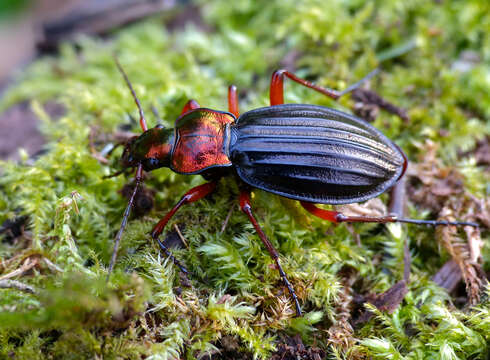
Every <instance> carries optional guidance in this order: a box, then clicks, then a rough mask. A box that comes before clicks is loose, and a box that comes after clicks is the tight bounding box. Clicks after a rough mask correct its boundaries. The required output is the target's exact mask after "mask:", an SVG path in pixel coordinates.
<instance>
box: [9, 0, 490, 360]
mask: <svg viewBox="0 0 490 360" xmlns="http://www.w3.org/2000/svg"><path fill="white" fill-rule="evenodd" d="M199 5H200V6H201V8H202V10H203V16H204V19H205V21H206V22H207V23H208V24H210V25H211V27H212V28H213V31H211V32H208V33H206V32H202V31H200V30H199V29H198V28H196V27H194V26H187V27H185V29H180V30H178V31H175V32H172V33H168V32H167V31H165V29H164V26H163V24H162V20H160V19H152V20H149V21H146V22H143V23H140V24H137V25H133V26H130V27H127V28H125V29H122V30H120V31H117V32H116V33H114V36H112V37H111V39H110V40H107V41H102V40H97V39H93V38H87V37H81V38H79V39H78V40H77V42H76V46H75V45H73V44H64V45H62V47H61V49H60V54H59V56H56V57H45V58H43V59H41V60H39V61H36V62H35V63H33V64H32V65H31V66H30V67H29V69H28V70H27V71H25V72H23V73H22V74H19V77H18V79H19V81H18V84H17V85H15V86H14V87H13V88H11V89H9V91H8V92H7V93H6V94H5V96H4V98H3V100H2V102H1V103H0V109H2V110H4V109H6V108H8V107H9V106H12V105H13V104H16V103H17V102H19V101H24V100H30V101H32V108H33V109H34V111H35V112H36V114H37V115H38V116H39V118H40V119H41V121H42V124H41V130H42V132H43V134H44V135H45V137H46V139H47V141H48V143H47V144H46V149H47V152H46V153H44V154H42V155H40V156H39V157H37V158H36V159H29V156H24V158H23V160H22V161H21V162H20V163H11V162H1V163H0V167H1V168H0V172H1V174H2V176H1V178H0V223H2V222H3V221H5V220H6V219H12V218H14V217H17V216H20V215H28V219H29V220H28V225H27V230H28V233H27V234H26V236H25V237H24V238H23V240H22V241H21V242H15V241H14V242H9V241H2V242H0V256H1V258H2V260H5V261H4V262H3V263H2V264H5V265H1V266H2V267H0V271H2V275H3V274H7V273H10V272H11V271H14V270H15V269H17V268H19V267H20V266H22V264H23V263H24V262H25V259H27V258H36V259H39V264H38V265H36V266H35V267H34V269H33V270H32V271H31V272H30V273H26V274H25V276H23V277H20V278H19V280H21V281H22V282H25V283H26V284H29V285H31V286H33V287H34V288H35V289H36V293H35V294H24V293H20V292H19V291H18V290H16V289H0V311H1V312H0V357H9V356H10V355H11V354H15V356H16V358H19V359H36V358H70V357H73V358H94V357H103V358H131V359H132V358H141V357H142V356H152V358H153V359H171V358H176V357H179V356H180V357H185V358H188V359H192V358H194V357H198V356H204V355H205V354H211V353H214V352H215V351H216V349H217V348H219V340H220V339H222V338H223V336H226V335H228V336H231V337H234V338H235V339H236V341H237V344H238V345H237V346H238V351H241V352H247V353H250V354H251V356H253V357H256V358H267V357H269V356H270V354H271V353H272V352H273V351H274V349H275V348H276V345H277V338H276V337H277V336H278V335H284V334H289V335H293V334H296V333H299V334H300V335H301V337H302V338H303V340H304V341H305V342H307V343H310V344H315V345H316V346H318V347H321V348H323V349H324V350H326V351H327V353H328V354H330V355H331V356H332V357H333V356H346V357H347V356H350V355H352V354H354V353H355V354H367V355H368V356H371V357H373V358H388V357H389V358H397V359H398V358H400V359H401V358H441V359H442V358H444V359H446V358H448V359H449V358H454V359H456V358H461V359H463V358H484V357H485V354H486V352H487V351H488V343H489V340H490V339H489V335H488V334H490V325H489V320H488V319H490V314H489V303H488V298H489V294H488V288H487V294H486V296H484V297H483V299H484V301H483V302H482V304H480V305H479V306H478V307H475V308H473V309H469V310H467V311H462V310H457V309H455V308H454V307H453V306H451V303H450V298H449V295H448V294H447V293H446V292H445V291H444V290H443V289H441V288H439V287H437V286H436V285H434V283H432V282H431V281H430V280H429V278H430V276H431V275H433V274H434V272H435V271H437V269H438V268H440V267H441V266H442V265H443V263H444V262H445V260H447V259H448V255H447V253H445V251H444V250H442V249H440V248H439V247H438V245H437V243H436V242H435V241H434V231H433V230H432V229H425V228H415V227H411V226H409V227H405V226H403V227H377V226H374V225H367V224H366V225H364V224H359V225H356V226H355V227H354V229H355V232H356V233H357V234H359V236H360V238H361V244H357V243H356V241H355V237H354V235H353V234H352V232H351V231H349V229H348V228H347V227H346V226H345V225H342V226H332V225H331V224H328V223H325V222H323V221H320V220H318V219H309V218H306V217H305V215H304V212H303V210H301V209H300V208H298V207H296V205H295V204H294V203H292V202H288V201H285V200H284V199H280V198H279V197H277V196H274V195H271V194H267V193H264V192H261V191H255V196H254V198H253V204H254V207H255V208H256V215H257V217H258V218H259V220H260V223H261V224H262V226H263V227H264V229H265V232H266V233H267V234H268V235H269V236H270V238H271V241H272V242H273V244H274V246H275V247H276V248H277V249H278V250H279V251H280V253H281V256H282V261H283V264H284V265H283V266H284V268H285V271H286V272H287V274H288V276H289V278H290V280H291V281H292V283H293V285H294V287H295V289H296V290H297V292H298V295H299V297H300V302H301V303H302V304H303V308H304V311H305V316H304V318H301V319H293V318H292V316H293V314H294V311H293V308H292V306H291V304H290V302H289V300H288V297H287V294H286V293H284V289H283V288H282V287H281V283H280V280H279V278H278V274H277V271H276V270H275V269H274V268H273V266H272V263H273V262H272V261H271V259H270V257H269V256H268V254H267V253H266V252H265V250H264V249H263V247H262V245H261V243H260V241H259V239H258V237H257V235H256V234H255V232H254V230H253V228H252V226H251V225H250V224H249V223H248V222H247V219H246V217H245V216H244V215H243V214H241V213H240V211H239V210H237V207H236V206H235V208H234V210H233V213H232V215H231V217H230V220H229V222H228V225H227V227H226V229H225V230H224V232H222V233H221V226H222V222H223V221H224V219H225V218H226V216H227V214H228V212H229V210H230V203H231V201H235V200H234V199H235V198H236V197H237V192H238V191H237V187H236V185H235V184H234V182H233V181H232V179H224V180H222V181H221V183H220V187H219V189H218V191H217V192H216V193H215V194H214V195H213V196H210V197H209V198H207V199H206V200H203V201H200V202H199V203H196V204H193V205H192V206H188V207H184V208H183V209H182V210H181V211H179V213H178V214H177V215H176V216H175V218H174V219H173V220H172V221H171V223H170V224H169V226H168V227H167V229H166V231H171V229H172V228H173V225H174V224H178V225H179V228H180V229H181V231H182V234H183V236H184V237H185V239H186V241H187V243H188V248H186V249H176V250H174V253H175V256H176V257H177V258H178V259H180V260H181V261H182V262H183V263H184V264H185V265H186V266H187V268H188V269H189V270H190V271H191V273H192V274H193V276H192V277H191V285H192V286H191V287H185V285H186V284H185V281H184V279H182V278H181V277H179V274H178V272H177V270H176V268H175V267H174V266H173V264H172V263H171V262H169V261H167V260H165V259H162V258H161V257H160V255H159V253H158V249H157V247H156V246H155V244H154V243H153V242H152V241H149V237H148V235H147V234H148V232H149V230H150V229H151V227H152V226H153V225H154V224H155V223H156V221H158V218H159V217H160V216H161V215H162V214H163V213H164V212H165V210H166V209H168V208H169V207H171V206H172V205H173V204H174V203H175V202H176V201H177V200H178V199H179V198H180V196H181V195H182V194H183V193H184V192H185V191H186V190H187V189H189V188H190V187H192V186H195V185H198V184H200V183H202V182H204V180H203V179H202V178H201V177H199V176H182V175H177V174H174V173H172V172H171V171H170V170H158V171H155V172H153V173H151V175H150V176H149V177H148V179H147V180H146V181H145V185H146V186H148V187H150V188H152V189H155V190H156V191H157V193H156V197H155V202H156V206H155V209H154V210H153V211H152V212H151V213H150V214H149V215H147V216H145V217H143V218H141V219H137V220H131V221H130V223H129V225H128V228H127V230H126V233H125V235H124V237H123V239H122V244H121V249H120V252H119V259H118V262H117V264H116V269H115V273H114V274H113V276H112V277H111V282H110V283H109V284H108V285H106V283H105V277H106V268H107V264H108V262H109V257H110V252H111V250H112V246H113V242H112V239H113V236H114V233H115V231H117V228H118V227H119V224H120V221H121V216H122V213H123V211H124V207H125V205H126V199H125V198H123V197H122V196H121V195H120V193H119V192H118V191H119V190H120V189H121V188H122V186H123V185H124V183H125V182H126V181H127V180H126V179H125V178H124V177H117V178H111V179H103V176H104V175H108V174H110V173H111V172H112V171H114V169H115V168H116V167H117V158H118V156H120V153H121V150H120V149H118V150H116V151H115V153H114V154H113V155H111V161H112V165H111V166H108V165H103V164H101V163H99V162H98V161H97V160H96V159H95V158H94V157H93V156H92V154H91V152H90V134H91V131H92V132H94V131H95V132H96V133H97V134H99V135H104V134H105V135H106V136H107V135H109V134H112V133H114V132H115V131H116V130H117V129H118V127H119V126H121V125H123V124H128V123H129V122H130V120H129V116H128V115H129V114H131V115H133V116H134V117H137V110H136V108H135V106H134V102H133V100H132V98H131V96H130V93H129V91H128V89H127V88H126V87H125V85H124V83H123V80H122V78H121V76H120V74H119V73H118V72H117V68H116V66H115V64H114V61H113V58H112V54H113V53H116V54H117V56H118V58H119V60H120V62H121V63H122V64H123V66H124V68H125V70H126V72H127V73H128V75H129V77H130V79H131V80H132V82H133V84H134V87H135V90H136V92H137V94H138V96H139V98H140V100H141V102H142V104H143V106H144V109H145V111H146V114H147V116H148V120H149V125H150V126H153V125H154V124H155V123H156V119H154V117H152V116H151V115H150V114H151V111H150V108H151V106H152V105H153V106H155V107H156V108H157V110H158V112H159V114H160V117H161V118H162V119H163V120H164V123H165V125H167V126H172V124H173V121H174V120H175V118H176V117H177V116H178V114H179V113H180V110H181V109H182V107H183V106H184V104H185V102H186V101H187V100H188V99H189V98H194V99H196V100H198V101H199V102H200V104H202V105H203V106H206V107H211V108H216V109H226V106H227V102H226V94H227V86H228V85H229V84H231V83H234V84H236V85H237V86H238V89H239V91H240V94H241V95H242V94H243V95H244V96H242V97H241V98H240V108H241V110H242V111H246V110H248V109H252V108H255V107H259V106H263V105H267V102H268V82H269V79H270V74H271V71H272V70H273V69H275V68H278V67H280V66H281V61H282V59H284V58H286V57H291V56H292V57H295V58H296V61H295V66H296V68H297V69H298V71H297V72H298V74H300V75H301V76H307V77H309V78H312V79H314V80H315V81H316V82H318V83H319V84H322V85H325V86H330V87H333V88H337V89H342V88H345V86H346V85H348V84H350V83H353V82H355V81H356V80H357V79H359V78H361V77H362V76H363V75H365V74H367V73H368V72H369V71H371V70H372V69H374V68H375V67H377V66H380V65H381V66H382V68H383V72H382V74H381V75H379V76H378V77H376V78H375V79H374V80H373V81H372V82H371V86H372V88H373V89H375V90H376V91H377V92H378V93H379V94H380V95H382V96H383V97H385V98H386V99H388V100H390V101H392V102H393V103H395V104H397V105H399V106H401V107H404V108H406V109H407V110H408V113H409V116H410V122H409V123H404V122H403V121H402V120H400V119H399V118H397V117H395V116H394V115H391V114H389V113H386V112H381V113H380V115H379V116H378V118H377V119H376V121H375V123H374V125H375V126H377V127H378V128H381V129H383V132H384V133H385V134H386V135H387V136H389V137H390V138H392V139H394V140H395V141H396V143H397V144H398V145H400V146H401V147H402V148H403V149H404V150H406V152H407V154H408V155H409V157H410V158H411V159H414V160H415V159H417V158H419V156H421V155H423V151H424V150H423V146H421V144H423V142H424V141H425V139H431V140H433V141H434V142H437V143H440V148H439V151H438V153H439V154H438V155H439V156H440V157H441V158H442V159H443V161H444V162H445V163H447V164H450V165H451V166H453V167H456V168H458V169H459V170H460V171H461V172H463V173H464V175H465V178H464V181H465V185H466V187H467V188H468V189H469V190H470V191H471V192H472V194H473V195H474V196H477V197H485V196H488V172H485V170H484V169H483V168H482V167H478V166H476V164H475V161H473V160H472V159H471V158H470V159H463V160H460V159H459V158H458V154H459V153H460V152H462V151H467V150H471V149H472V148H473V147H474V145H475V144H476V142H477V141H478V140H481V139H482V138H484V136H485V135H488V134H489V133H490V121H489V117H490V110H489V109H490V103H489V97H488V94H489V93H490V81H489V79H490V72H489V65H490V43H489V37H488V30H486V29H488V26H489V24H490V7H489V5H488V3H487V2H485V1H477V0H472V1H466V2H442V3H438V2H427V1H411V2H404V3H402V2H399V1H394V0H393V1H375V2H370V3H364V2H362V1H355V0H354V1H328V2H326V1H323V0H307V1H303V2H299V3H298V2H297V1H292V0H281V1H279V0H277V1H268V2H267V3H259V2H253V1H247V0H239V1H234V2H232V3H231V2H230V1H228V0H227V1H224V0H215V1H212V2H208V1H200V2H199ZM163 22H164V21H163ZM468 50H470V51H473V52H475V53H476V54H477V55H478V56H479V63H478V64H477V65H476V66H474V67H473V68H472V69H471V70H469V71H467V72H459V71H457V70H455V69H454V67H453V64H454V62H455V61H456V60H457V59H458V57H459V56H460V54H461V53H462V52H463V51H468ZM285 97H286V101H288V102H304V103H314V104H320V105H326V106H331V107H335V108H340V109H343V110H345V111H350V109H351V108H352V107H353V100H351V99H350V98H349V97H345V98H342V99H341V101H340V103H335V102H333V101H331V100H329V99H327V98H325V97H323V96H322V95H320V94H317V93H315V92H312V91H311V90H309V89H305V88H302V87H300V86H298V85H295V84H291V83H287V85H286V95H285ZM52 100H55V101H57V102H60V103H61V104H62V105H63V106H64V107H65V109H66V113H65V115H64V116H63V117H62V118H61V119H51V118H50V117H49V115H47V114H46V113H45V112H44V110H43V107H42V105H41V104H42V103H44V102H46V101H52ZM133 128H134V131H135V132H138V131H139V129H138V128H137V125H136V124H133ZM441 129H443V130H447V131H440V130H441ZM99 145H100V146H99ZM103 145H104V144H97V146H98V148H97V149H98V150H100V149H101V147H102V146H103ZM29 155H32V154H29ZM383 199H385V200H386V198H385V197H383ZM75 201H76V207H75ZM412 209H413V208H412ZM411 212H412V215H413V216H415V217H417V216H420V211H418V210H415V209H413V210H412V211H411ZM484 235H488V232H487V233H484ZM405 238H406V239H408V240H409V241H410V243H411V248H412V251H413V255H414V261H413V266H412V273H413V275H412V282H411V284H410V285H409V293H408V294H407V296H406V298H405V299H404V301H403V303H402V304H401V306H400V307H399V308H398V309H397V310H396V311H395V312H394V313H393V314H391V315H390V314H385V313H380V312H376V318H374V319H372V320H370V321H369V322H367V323H365V324H363V325H362V326H360V327H359V328H357V329H356V330H355V333H354V337H355V338H356V339H359V342H358V345H357V346H356V348H355V349H350V350H349V351H348V352H346V353H342V352H339V349H338V348H333V347H332V344H331V343H330V342H329V337H328V333H327V330H328V329H329V328H330V326H331V325H332V322H333V321H334V320H335V319H336V309H337V305H338V301H339V292H340V290H341V289H342V285H341V279H340V278H339V275H338V272H339V270H340V269H341V268H342V266H343V265H349V266H351V267H353V268H354V269H355V270H357V272H358V273H359V275H360V276H361V277H362V284H361V285H360V289H359V290H360V291H363V292H367V291H368V290H371V291H375V292H377V293H380V292H383V291H385V290H387V289H388V288H389V287H390V286H391V285H393V284H394V283H395V282H397V281H398V280H400V279H401V278H402V268H401V266H400V264H401V261H402V258H403V239H405ZM487 240H488V239H487ZM483 251H484V259H485V264H484V268H485V269H486V270H488V269H489V267H490V264H489V261H488V259H489V256H488V255H489V252H490V249H489V246H488V242H487V244H486V247H485V248H484V250H483ZM376 256H380V257H382V259H384V261H383V263H382V265H379V264H378V265H375V264H374V262H373V258H375V257H376ZM43 259H47V260H49V262H46V261H45V260H43ZM49 264H54V266H53V265H49ZM0 276H1V275H0ZM277 295H280V296H279V297H277ZM352 356H353V355H352Z"/></svg>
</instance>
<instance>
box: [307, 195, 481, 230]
mask: <svg viewBox="0 0 490 360" xmlns="http://www.w3.org/2000/svg"><path fill="white" fill-rule="evenodd" d="M301 205H302V206H303V207H304V208H305V210H306V211H308V212H310V213H311V214H313V215H315V216H316V217H319V218H320V219H324V220H328V221H331V222H334V223H340V222H350V223H352V222H370V223H383V224H385V223H395V222H401V223H409V224H418V225H433V226H436V225H465V226H474V227H478V224H476V223H472V222H465V221H445V220H441V221H438V220H417V219H405V218H398V217H397V216H395V215H386V216H380V217H369V216H349V215H344V214H342V213H340V212H337V211H331V210H324V209H320V208H319V207H317V206H316V205H315V204H312V203H309V202H306V201H301Z"/></svg>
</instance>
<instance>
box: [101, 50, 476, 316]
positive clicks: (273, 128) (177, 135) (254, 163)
mask: <svg viewBox="0 0 490 360" xmlns="http://www.w3.org/2000/svg"><path fill="white" fill-rule="evenodd" d="M115 61H116V65H117V67H118V69H119V71H120V72H121V74H122V76H123V78H124V80H125V82H126V84H127V86H128V88H129V90H130V91H131V94H132V97H133V99H134V101H135V103H136V105H137V107H138V111H139V116H140V126H141V128H142V130H143V133H142V134H141V135H139V136H137V137H134V138H132V139H131V140H130V141H129V142H128V143H127V144H126V146H125V148H124V151H123V154H122V157H121V164H122V166H123V168H124V169H127V168H136V175H135V187H134V190H133V192H132V195H131V197H130V200H129V202H128V205H127V207H126V210H125V211H124V215H123V220H122V223H121V227H120V229H119V231H118V233H117V235H116V237H115V244H114V251H113V253H112V258H111V262H110V265H109V270H108V273H109V274H110V273H111V271H112V269H113V266H114V264H115V261H116V256H117V250H118V247H119V242H120V239H121V236H122V233H123V231H124V228H125V227H126V224H127V221H128V217H129V214H130V211H131V207H132V205H133V202H134V199H135V195H136V192H137V190H138V187H139V185H140V184H141V182H142V175H143V170H144V171H152V170H155V169H158V168H161V167H168V168H170V169H171V170H173V171H175V172H177V173H179V174H185V175H197V174H199V175H202V176H203V177H204V178H205V179H206V180H208V182H207V183H205V184H202V185H199V186H196V187H194V188H192V189H190V190H189V191H188V192H186V193H185V194H184V195H183V196H182V198H181V199H180V200H179V201H178V202H177V204H175V206H174V207H173V208H172V209H171V210H170V211H169V212H168V213H167V214H166V215H165V216H164V217H163V218H162V219H161V220H160V221H159V222H158V223H157V224H156V225H155V226H154V227H153V229H152V231H151V237H152V238H153V239H154V240H155V241H157V243H158V244H159V246H160V248H161V249H162V250H163V251H164V252H165V254H166V255H167V256H168V257H170V258H171V259H172V261H173V262H174V263H175V264H176V265H177V266H178V267H179V268H180V270H181V271H182V272H184V273H187V269H186V268H185V267H184V266H183V265H182V264H181V263H180V262H179V261H178V260H177V259H176V258H175V257H174V256H173V255H172V254H171V252H170V250H169V249H168V248H167V247H166V246H165V245H164V244H163V243H162V242H161V241H160V239H159V237H160V235H161V234H162V232H163V230H164V228H165V226H166V224H167V223H168V221H169V220H170V219H171V218H172V217H173V216H174V215H175V213H176V212H177V211H178V210H179V208H180V207H182V206H183V205H185V204H189V203H192V202H195V201H198V200H200V199H202V198H204V197H205V196H207V195H208V194H210V193H212V192H213V191H214V190H215V189H216V186H217V182H218V180H219V179H220V178H221V177H223V176H235V177H236V179H237V181H239V188H240V196H239V203H240V209H241V210H242V211H243V212H244V213H245V214H246V216H247V217H248V219H249V221H250V222H251V223H252V225H253V227H254V228H255V230H256V232H257V234H258V236H259V238H260V239H261V240H262V243H263V244H264V246H265V248H266V249H267V251H268V252H269V254H270V256H271V257H272V259H273V261H274V262H275V265H276V268H277V270H278V271H279V274H280V276H281V279H282V281H283V283H284V285H285V286H286V287H287V289H288V291H289V294H290V296H291V298H292V300H293V301H294V304H295V309H296V315H297V316H300V315H301V307H300V304H299V301H298V298H297V296H296V293H295V291H294V288H293V286H292V285H291V283H290V282H289V280H288V278H287V275H286V273H285V272H284V270H283V268H282V266H281V262H280V259H279V254H278V252H277V250H276V249H275V248H274V246H273V245H272V243H271V242H270V240H269V239H268V237H267V236H266V234H265V233H264V231H263V230H262V228H261V226H260V225H259V223H258V221H257V219H256V218H255V216H254V214H253V211H252V206H251V202H250V192H251V190H252V189H253V188H258V189H262V190H264V191H268V192H271V193H274V194H277V195H280V196H284V197H287V198H290V199H294V200H298V201H300V203H301V205H302V206H303V207H304V209H305V210H307V211H308V212H310V213H311V214H313V215H314V216H317V217H319V218H322V219H325V220H328V221H331V222H334V223H340V222H376V223H389V222H403V223H414V224H429V225H434V226H435V225H468V226H478V225H477V224H475V223H471V222H460V221H451V222H450V221H435V220H416V219H406V218H399V217H397V216H394V215H387V216H381V217H367V216H347V215H344V214H342V213H340V212H336V211H331V210H324V209H321V208H319V207H317V206H316V205H315V204H318V203H320V204H349V203H355V202H361V201H365V200H368V199H370V198H373V197H376V196H378V195H380V194H381V193H383V192H385V191H387V190H388V189H389V188H390V187H392V186H393V185H394V184H395V183H396V182H397V181H398V180H399V179H400V178H401V177H402V176H403V174H404V173H405V170H406V168H407V163H408V161H407V157H406V156H405V154H404V153H403V151H402V150H401V149H400V148H399V147H398V146H397V145H396V144H395V143H393V142H392V141H391V140H389V139H388V138H387V137H386V136H384V135H383V134H382V133H381V132H380V131H379V130H377V129H376V128H374V127H373V126H372V125H370V124H369V123H367V122H366V121H364V120H362V119H360V118H357V117H355V116H353V115H350V114H347V113H344V112H341V111H338V110H334V109H331V108H328V107H323V106H317V105H309V104H284V88H283V83H284V78H285V77H287V78H289V79H291V80H293V81H294V82H296V83H299V84H301V85H303V86H306V87H308V88H311V89H313V90H315V91H318V92H320V93H322V94H324V95H326V96H328V97H330V98H332V99H338V98H339V97H341V96H342V95H344V94H346V93H348V92H350V91H352V90H354V89H355V88H357V87H359V86H360V84H362V83H363V82H364V81H366V80H367V79H369V78H371V77H372V76H373V75H375V74H376V72H377V70H375V71H373V72H371V73H369V74H368V75H367V76H365V77H364V78H363V79H361V80H360V81H358V82H357V83H355V84H354V85H352V86H350V87H348V88H347V89H346V90H344V91H341V92H339V91H335V90H332V89H328V88H324V87H320V86H318V85H315V84H313V83H311V82H309V81H307V80H304V79H302V78H299V77H298V76H296V75H295V74H294V73H292V72H289V71H287V70H277V71H275V72H274V73H273V74H272V79H271V83H270V106H268V107H262V108H258V109H254V110H250V111H247V112H245V113H243V114H240V113H239V109H238V96H237V89H236V87H235V86H233V85H231V86H230V87H229V88H228V111H227V112H226V111H218V110H213V109H209V108H204V107H201V106H200V105H199V104H198V103H197V101H195V100H189V101H188V102H187V103H186V104H185V106H184V108H183V110H182V112H181V114H180V116H179V117H178V118H177V120H176V122H175V128H174V129H166V128H164V127H163V126H161V125H157V126H156V127H154V128H151V129H148V127H147V124H146V120H145V116H144V113H143V109H142V107H141V104H140V101H139V99H138V97H137V96H136V93H135V91H134V89H133V87H132V85H131V82H130V81H129V78H128V77H127V75H126V73H125V72H124V70H123V68H122V66H121V64H120V63H119V61H118V60H117V59H115Z"/></svg>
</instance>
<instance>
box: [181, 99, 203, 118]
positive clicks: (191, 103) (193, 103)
mask: <svg viewBox="0 0 490 360" xmlns="http://www.w3.org/2000/svg"><path fill="white" fill-rule="evenodd" d="M200 107H201V105H199V103H198V102H197V101H196V100H194V99H190V100H189V101H187V102H186V103H185V105H184V108H183V109H182V112H181V113H180V115H184V114H185V113H186V112H188V111H190V110H194V109H199V108H200Z"/></svg>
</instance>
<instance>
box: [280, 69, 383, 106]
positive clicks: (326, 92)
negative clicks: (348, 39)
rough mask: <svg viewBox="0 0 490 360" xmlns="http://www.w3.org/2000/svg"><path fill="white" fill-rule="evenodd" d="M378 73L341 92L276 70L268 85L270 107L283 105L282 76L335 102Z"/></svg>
mask: <svg viewBox="0 0 490 360" xmlns="http://www.w3.org/2000/svg"><path fill="white" fill-rule="evenodd" d="M378 71H379V70H378V69H374V70H373V71H371V72H370V73H369V74H367V75H366V76H365V77H363V78H362V79H361V80H359V81H358V82H356V83H355V84H353V85H351V86H349V87H348V88H347V89H345V90H343V91H337V90H333V89H329V88H325V87H321V86H318V85H315V84H313V83H311V82H309V81H307V80H304V79H301V78H299V77H297V76H296V75H294V74H293V73H292V72H289V71H287V70H285V69H280V70H276V71H274V73H273V74H272V79H271V85H270V101H271V106H273V105H280V104H284V76H287V77H288V78H290V79H291V80H293V81H295V82H297V83H298V84H301V85H303V86H306V87H309V88H310V89H313V90H315V91H318V92H320V93H322V94H323V95H326V96H328V97H330V98H332V99H334V100H337V99H338V98H339V97H341V96H342V95H345V94H347V93H349V92H351V91H352V90H354V89H357V88H358V87H359V86H361V84H362V83H364V82H365V81H367V80H369V79H370V78H372V77H373V76H374V75H376V74H377V73H378Z"/></svg>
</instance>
